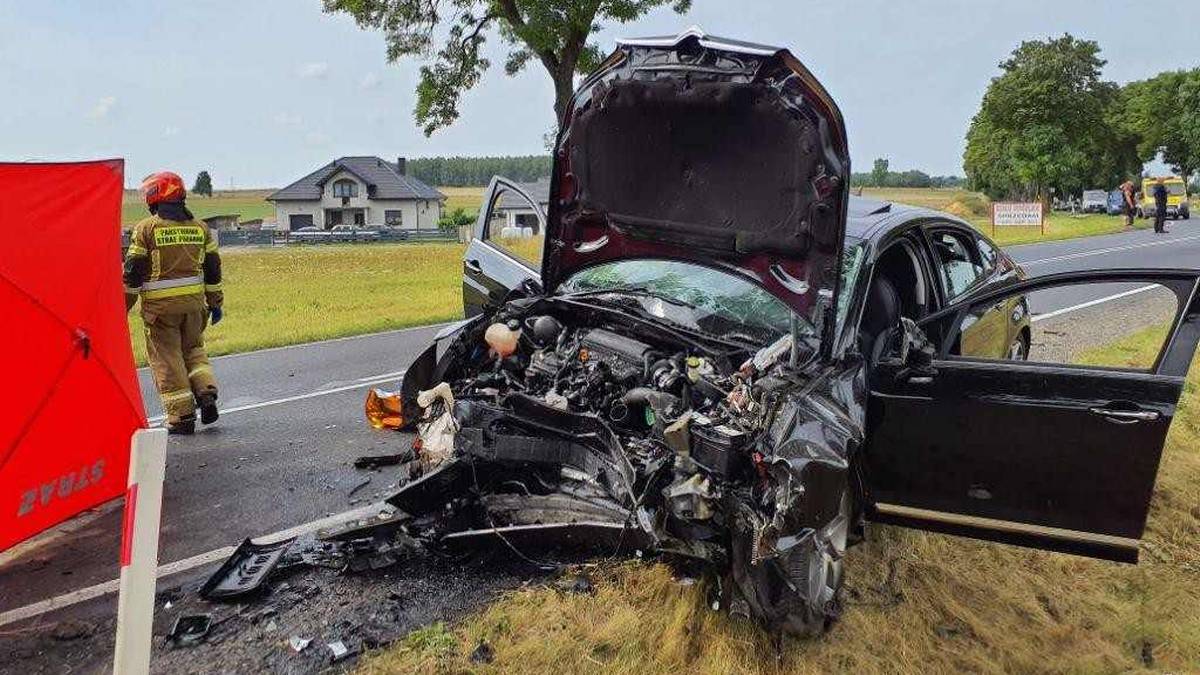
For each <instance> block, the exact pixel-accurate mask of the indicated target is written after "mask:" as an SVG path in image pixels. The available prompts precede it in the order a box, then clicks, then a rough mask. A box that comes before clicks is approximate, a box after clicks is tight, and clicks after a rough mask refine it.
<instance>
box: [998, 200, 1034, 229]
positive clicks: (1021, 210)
mask: <svg viewBox="0 0 1200 675" xmlns="http://www.w3.org/2000/svg"><path fill="white" fill-rule="evenodd" d="M1010 225H1024V226H1029V225H1037V226H1038V227H1040V228H1042V234H1045V233H1046V217H1045V213H1044V211H1043V210H1042V203H1041V202H992V232H993V233H995V231H996V228H997V227H1007V226H1010Z"/></svg>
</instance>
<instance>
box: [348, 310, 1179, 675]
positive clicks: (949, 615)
mask: <svg viewBox="0 0 1200 675" xmlns="http://www.w3.org/2000/svg"><path fill="white" fill-rule="evenodd" d="M1149 334H1150V333H1149V331H1147V332H1145V333H1143V334H1139V335H1137V336H1134V337H1133V338H1131V340H1129V341H1127V342H1125V343H1124V344H1122V345H1118V347H1120V348H1121V349H1123V350H1124V352H1123V353H1126V354H1130V355H1131V358H1136V359H1142V358H1144V355H1142V354H1139V353H1138V352H1140V351H1144V350H1149V351H1153V350H1154V349H1155V348H1156V347H1157V345H1156V344H1152V343H1151V341H1150V340H1149V339H1148V338H1147V337H1146V336H1148V335H1149ZM1096 358H1105V359H1106V360H1108V361H1110V362H1111V361H1112V357H1111V356H1109V355H1103V354H1097V355H1096ZM1198 388H1200V375H1198V373H1193V374H1192V375H1191V377H1190V379H1189V382H1188V385H1187V388H1186V392H1185V394H1184V401H1183V403H1182V405H1181V409H1180V414H1179V415H1178V416H1177V418H1176V420H1175V423H1174V425H1173V427H1172V429H1171V434H1170V437H1169V441H1168V445H1167V450H1166V452H1165V455H1164V459H1163V465H1162V471H1161V473H1160V477H1159V481H1158V485H1157V490H1156V492H1155V497H1154V501H1153V504H1152V507H1151V515H1150V523H1149V527H1148V531H1147V535H1146V539H1145V542H1144V544H1143V550H1142V563H1141V564H1140V565H1138V566H1136V567H1135V566H1129V565H1121V564H1116V563H1108V562H1103V561H1094V560H1088V559H1084V558H1078V557H1073V556H1068V555H1061V554H1054V553H1044V552H1039V551H1031V550H1026V549H1020V548H1015V547H1006V546H1001V545H995V544H987V543H982V542H975V541H971V540H968V539H960V538H954V537H949V536H944V535H934V534H926V533H920V532H915V531H909V530H904V529H900V528H892V527H873V528H872V529H871V530H870V534H869V537H868V541H867V542H866V543H865V544H863V545H861V546H859V547H857V548H855V549H853V550H852V551H851V552H850V553H849V555H848V561H847V574H848V581H847V607H846V611H845V614H844V616H843V618H842V620H841V621H840V622H839V623H838V624H837V625H836V626H835V627H834V629H833V631H832V632H831V633H830V634H829V635H827V636H825V637H824V638H821V639H817V640H811V641H797V640H785V641H784V642H783V643H782V648H781V649H779V650H778V651H777V650H776V648H775V646H774V645H773V643H772V642H771V640H770V639H769V638H768V637H767V636H766V635H764V634H763V632H762V631H760V630H758V629H757V628H756V627H755V626H754V625H752V624H750V623H749V622H747V621H745V620H738V619H731V618H729V617H727V616H726V615H725V613H724V612H714V611H712V610H711V609H710V608H709V607H708V605H707V600H706V589H705V588H703V585H694V586H684V585H681V584H680V583H678V582H677V581H676V580H674V579H673V578H672V576H671V573H670V572H669V570H668V568H667V567H665V566H663V565H661V564H646V563H639V562H631V563H625V564H618V565H609V566H600V567H597V568H595V569H594V570H593V572H592V574H593V577H594V581H595V582H596V587H597V591H596V593H595V595H594V596H586V595H571V594H564V593H561V592H559V591H556V590H551V589H547V588H528V589H524V590H519V591H516V592H513V593H509V594H506V595H504V596H502V597H500V598H499V599H498V600H497V601H496V602H494V603H493V604H492V605H490V606H489V607H487V608H486V609H485V610H483V611H482V612H480V613H479V614H477V615H475V616H472V617H470V618H468V619H467V620H465V621H463V622H462V623H461V624H459V625H456V626H453V627H452V628H451V629H449V630H447V629H446V628H444V627H434V629H432V630H434V631H435V632H436V633H437V636H436V639H430V636H429V635H423V636H422V639H420V640H412V641H406V642H404V643H403V644H402V645H401V646H399V647H397V648H393V649H392V650H389V651H384V652H380V653H377V654H374V655H371V656H369V657H367V658H366V659H365V660H364V662H363V663H362V666H361V672H364V673H411V672H419V673H428V672H439V673H441V672H453V673H459V672H482V673H550V672H554V673H639V674H641V673H834V672H839V673H840V672H852V673H961V672H982V673H1033V672H1037V673H1115V672H1171V673H1185V672H1200V506H1198V504H1200V413H1198V412H1197V411H1196V408H1195V404H1196V399H1195V397H1196V393H1197V389H1198ZM481 640H482V641H487V642H488V643H489V644H490V645H491V646H492V648H493V649H494V650H495V661H494V662H493V663H491V664H490V665H486V666H485V665H477V664H472V663H470V661H469V659H468V655H469V654H470V653H471V651H472V650H473V649H474V648H475V645H477V644H478V643H479V642H480V641H481Z"/></svg>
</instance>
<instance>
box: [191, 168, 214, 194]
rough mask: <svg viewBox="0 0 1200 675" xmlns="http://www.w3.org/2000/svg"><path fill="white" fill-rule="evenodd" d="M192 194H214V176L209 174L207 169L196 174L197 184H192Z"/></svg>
mask: <svg viewBox="0 0 1200 675" xmlns="http://www.w3.org/2000/svg"><path fill="white" fill-rule="evenodd" d="M192 194H194V195H204V196H205V197H211V196H212V176H210V175H208V172H207V171H201V172H200V173H199V174H198V175H197V176H196V184H195V185H193V186H192Z"/></svg>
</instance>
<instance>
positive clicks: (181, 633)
mask: <svg viewBox="0 0 1200 675" xmlns="http://www.w3.org/2000/svg"><path fill="white" fill-rule="evenodd" d="M212 626H213V620H212V615H211V614H184V615H183V616H181V617H179V618H178V619H175V625H174V626H172V627H171V632H170V633H168V634H167V638H168V639H170V640H171V642H174V643H175V645H176V646H180V647H182V646H186V645H194V644H199V643H201V642H203V641H204V638H205V637H207V636H208V631H209V629H211V628H212Z"/></svg>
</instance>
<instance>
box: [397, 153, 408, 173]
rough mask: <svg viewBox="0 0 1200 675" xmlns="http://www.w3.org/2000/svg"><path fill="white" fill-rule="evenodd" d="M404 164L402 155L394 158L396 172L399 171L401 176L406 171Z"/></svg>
mask: <svg viewBox="0 0 1200 675" xmlns="http://www.w3.org/2000/svg"><path fill="white" fill-rule="evenodd" d="M404 164H405V162H404V158H403V157H397V158H396V172H397V173H399V174H400V175H401V176H403V175H404V174H405V173H406V169H405V166H404Z"/></svg>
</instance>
